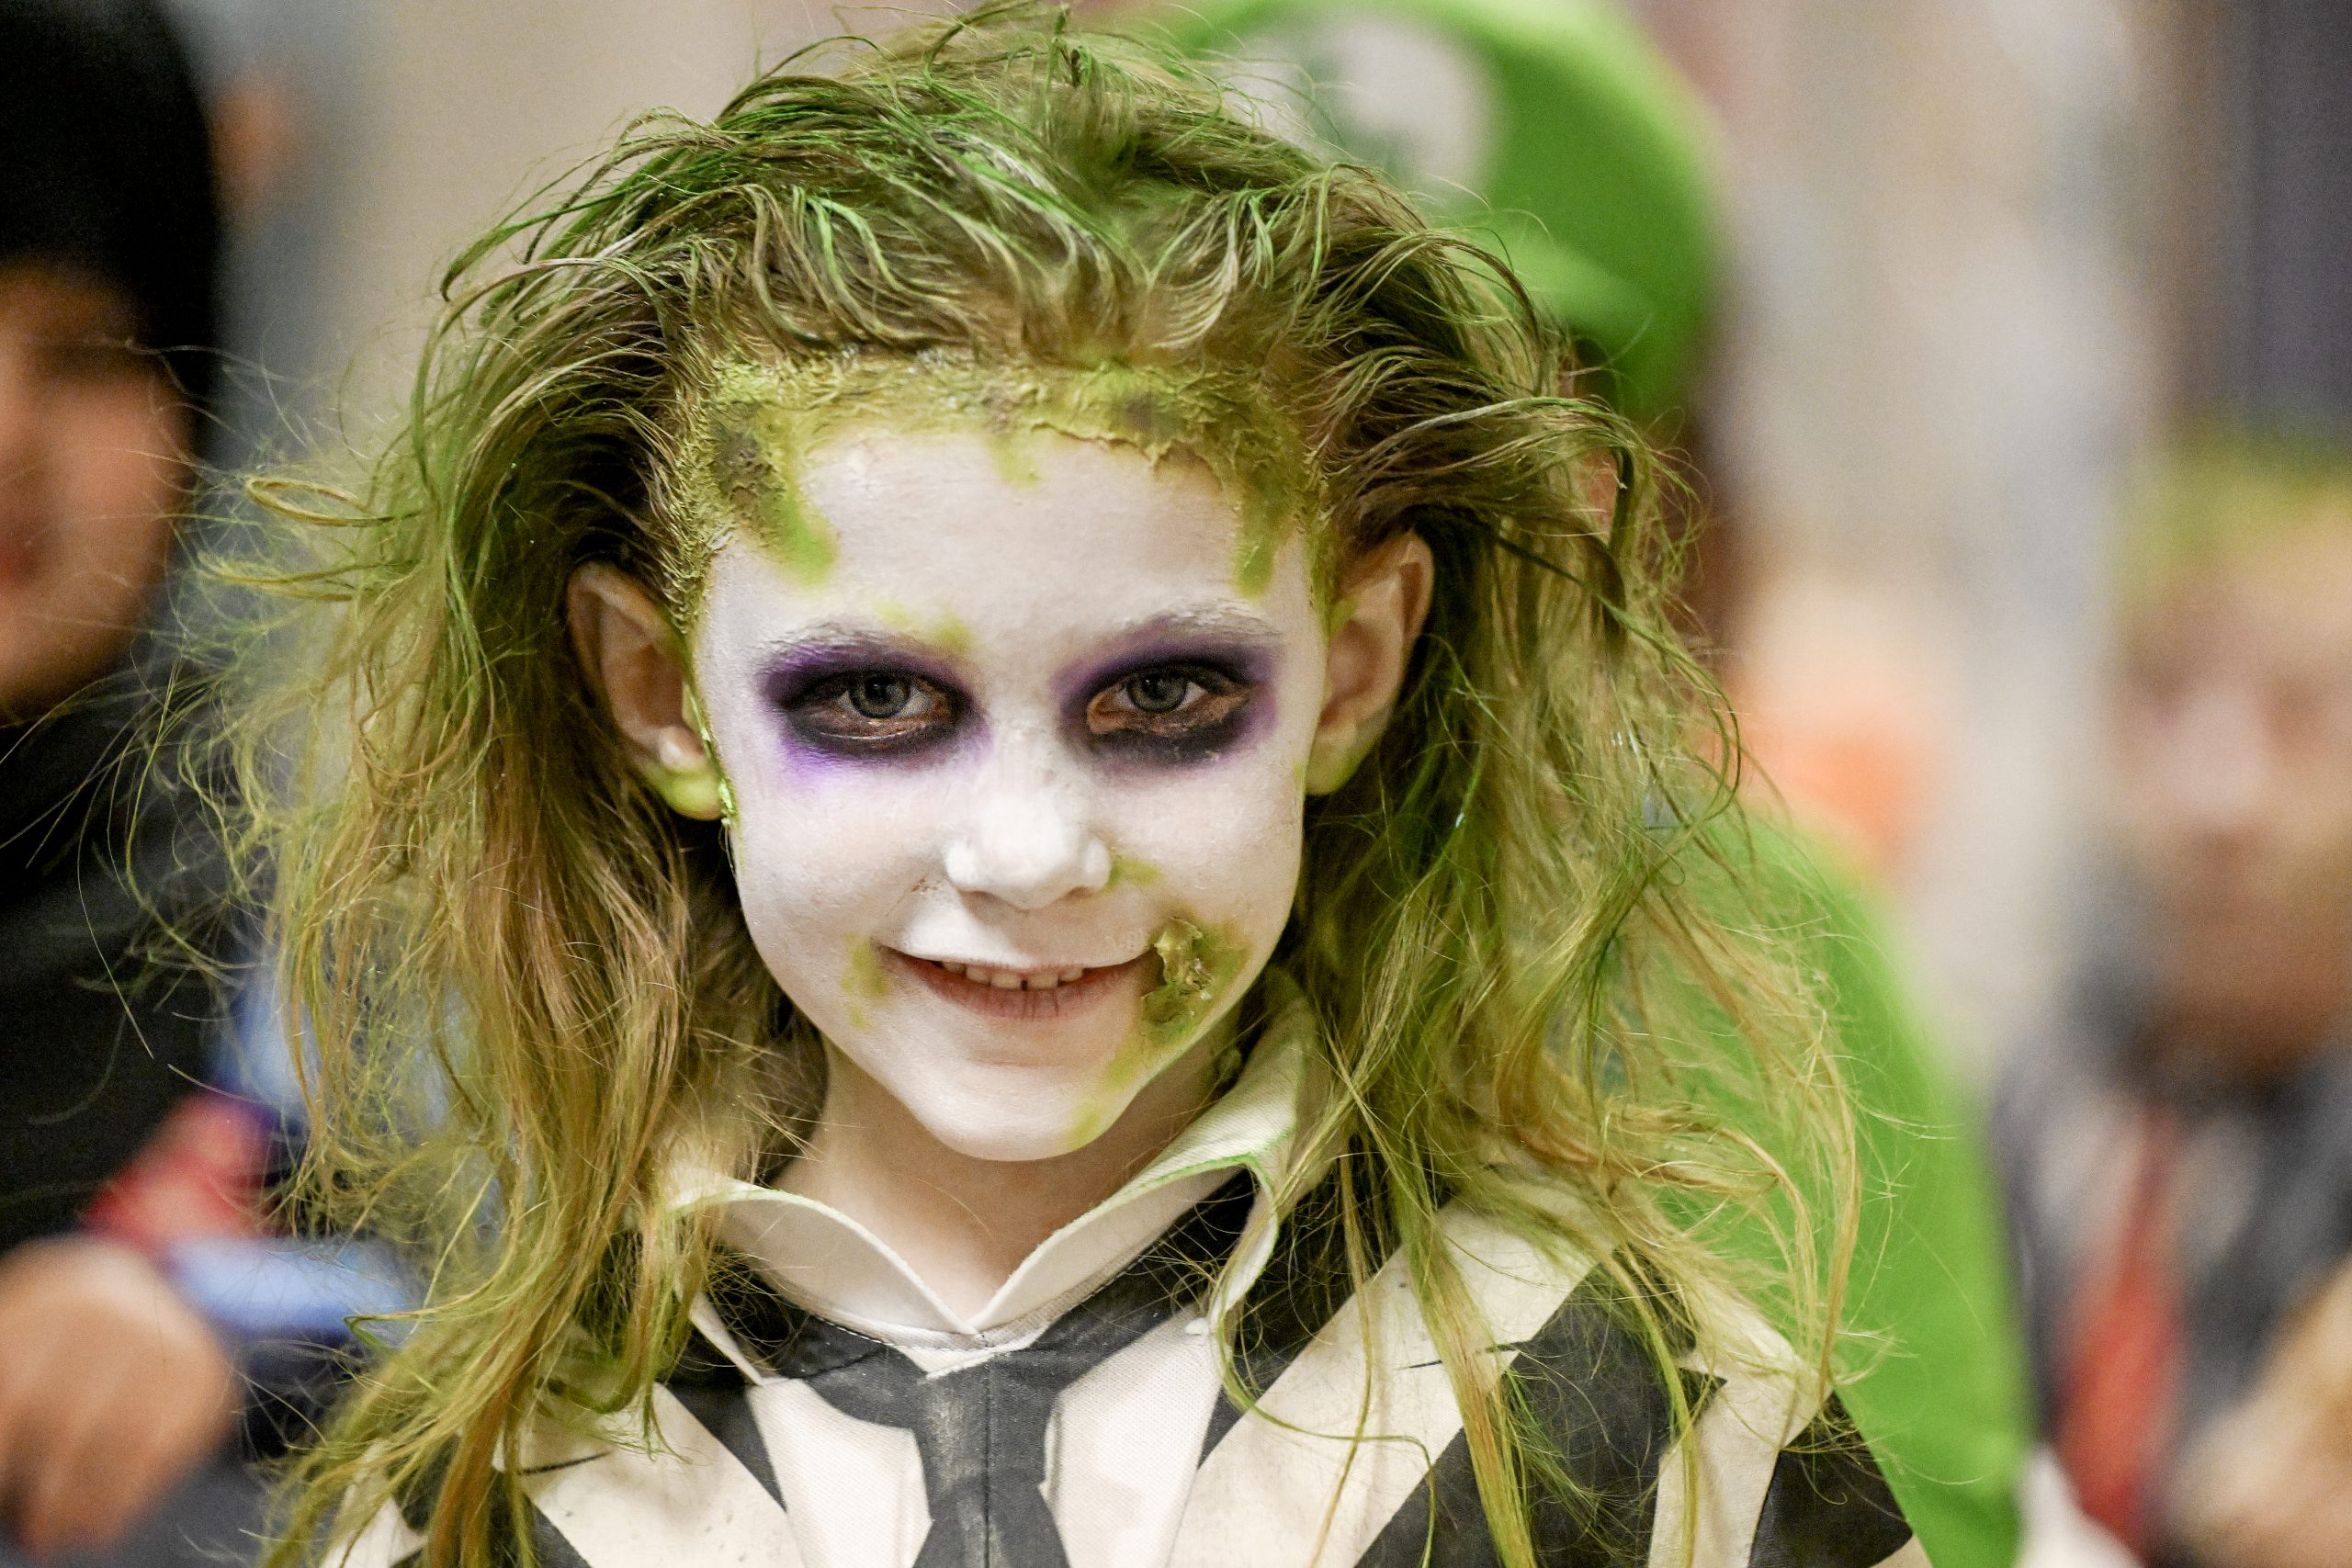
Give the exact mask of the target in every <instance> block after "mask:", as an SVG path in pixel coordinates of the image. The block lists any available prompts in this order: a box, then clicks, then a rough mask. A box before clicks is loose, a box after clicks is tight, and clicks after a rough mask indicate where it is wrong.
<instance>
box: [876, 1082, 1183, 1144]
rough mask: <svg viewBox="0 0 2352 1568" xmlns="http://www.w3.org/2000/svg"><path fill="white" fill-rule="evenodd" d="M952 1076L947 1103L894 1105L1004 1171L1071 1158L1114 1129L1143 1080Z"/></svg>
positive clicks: (937, 1135) (933, 1132)
mask: <svg viewBox="0 0 2352 1568" xmlns="http://www.w3.org/2000/svg"><path fill="white" fill-rule="evenodd" d="M956 1078H957V1079H959V1080H960V1081H961V1092H958V1093H956V1094H955V1095H954V1097H953V1099H952V1100H948V1099H946V1098H944V1097H942V1098H940V1099H938V1100H933V1101H932V1102H931V1103H924V1102H923V1101H922V1100H902V1101H901V1103H903V1104H905V1105H906V1107H907V1109H908V1110H909V1111H911V1112H912V1113H913V1115H914V1117H915V1119H916V1120H917V1121H919V1122H922V1124H923V1127H924V1129H925V1130H926V1131H927V1132H929V1133H930V1134H931V1135H932V1136H933V1137H934V1138H936V1139H938V1140H939V1142H940V1143H941V1144H942V1145H944V1146H945V1147H947V1148H950V1149H953V1150H955V1151H956V1153H957V1154H959V1155H963V1156H966V1157H967V1158H969V1159H984V1160H995V1161H1000V1162H1002V1163H1005V1164H1019V1163H1025V1162H1028V1161H1032V1160H1041V1159H1054V1158H1057V1157H1058V1156H1062V1155H1068V1154H1075V1153H1077V1152H1078V1151H1079V1150H1080V1149H1082V1148H1084V1147H1086V1146H1087V1145H1089V1144H1091V1143H1092V1142H1094V1140H1095V1139H1097V1138H1099V1137H1101V1136H1102V1135H1103V1134H1104V1133H1107V1132H1109V1131H1110V1130H1111V1128H1112V1127H1113V1126H1114V1125H1116V1124H1117V1122H1118V1120H1119V1118H1120V1117H1121V1116H1123V1115H1125V1113H1126V1110H1127V1107H1128V1106H1130V1105H1131V1104H1133V1103H1134V1102H1135V1097H1136V1093H1137V1092H1138V1091H1139V1090H1141V1089H1142V1088H1143V1083H1144V1081H1146V1080H1138V1081H1135V1082H1118V1081H1114V1080H1112V1079H1111V1078H1110V1075H1108V1074H1105V1073H1103V1072H1101V1071H1099V1070H1098V1071H1095V1072H1090V1073H1085V1074H1069V1073H1051V1072H1039V1071H1036V1070H1035V1069H1024V1068H1020V1067H1007V1066H985V1065H979V1064H975V1065H973V1066H968V1067H967V1068H966V1070H965V1071H963V1072H960V1073H958V1074H956Z"/></svg>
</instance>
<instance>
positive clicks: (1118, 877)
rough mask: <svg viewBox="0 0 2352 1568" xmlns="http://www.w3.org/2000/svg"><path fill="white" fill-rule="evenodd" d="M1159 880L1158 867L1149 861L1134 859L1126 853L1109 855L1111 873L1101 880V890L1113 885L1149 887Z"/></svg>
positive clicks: (1107, 890)
mask: <svg viewBox="0 0 2352 1568" xmlns="http://www.w3.org/2000/svg"><path fill="white" fill-rule="evenodd" d="M1158 882H1159V867H1158V866H1156V865H1154V864H1152V863H1150V862H1149V861H1141V860H1136V859H1134V858H1132V857H1130V856H1127V855H1116V854H1114V855H1113V856H1112V857H1111V874H1110V875H1109V876H1108V877H1106V878H1105V879H1104V880H1103V891H1104V892H1106V893H1107V892H1109V891H1110V890H1111V889H1112V888H1114V887H1150V886H1155V885H1157V884H1158Z"/></svg>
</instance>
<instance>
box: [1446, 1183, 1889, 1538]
mask: <svg viewBox="0 0 2352 1568" xmlns="http://www.w3.org/2000/svg"><path fill="white" fill-rule="evenodd" d="M1456 1234H1457V1235H1458V1236H1460V1237H1461V1238H1462V1239H1463V1240H1464V1242H1465V1243H1466V1244H1467V1250H1469V1251H1471V1252H1474V1253H1478V1252H1483V1253H1484V1254H1486V1255H1487V1257H1488V1258H1493V1257H1495V1256H1496V1255H1498V1254H1499V1255H1500V1256H1501V1258H1504V1259H1505V1260H1508V1259H1510V1258H1513V1257H1514V1256H1515V1257H1516V1258H1518V1259H1519V1260H1520V1261H1519V1262H1518V1264H1517V1266H1516V1267H1517V1269H1518V1270H1519V1271H1520V1272H1521V1275H1522V1277H1523V1278H1524V1279H1527V1280H1533V1279H1536V1278H1542V1279H1544V1280H1545V1281H1546V1288H1547V1289H1548V1290H1549V1292H1551V1293H1552V1294H1553V1295H1554V1298H1555V1302H1556V1304H1555V1305H1554V1306H1553V1307H1552V1308H1551V1310H1550V1311H1549V1312H1548V1313H1547V1314H1545V1315H1544V1319H1543V1322H1542V1324H1541V1325H1540V1326H1539V1327H1537V1328H1536V1329H1534V1331H1533V1332H1532V1333H1528V1334H1525V1335H1524V1337H1520V1338H1518V1339H1517V1340H1516V1342H1515V1343H1510V1345H1509V1346H1508V1348H1510V1350H1511V1351H1513V1352H1514V1354H1513V1356H1512V1359H1511V1361H1510V1369H1509V1376H1510V1379H1511V1381H1512V1382H1513V1384H1514V1385H1515V1388H1516V1391H1517V1393H1518V1394H1519V1397H1520V1398H1521V1401H1522V1402H1523V1404H1524V1406H1525V1408H1526V1409H1527V1411H1528V1413H1529V1415H1530V1416H1532V1418H1533V1421H1534V1424H1535V1426H1536V1427H1537V1429H1538V1430H1539V1431H1540V1433H1541V1435H1542V1437H1543V1438H1544V1439H1545V1440H1546V1441H1547V1442H1548V1444H1549V1447H1550V1450H1551V1451H1550V1453H1549V1454H1548V1455H1547V1456H1544V1457H1545V1458H1548V1459H1549V1460H1551V1461H1553V1462H1555V1464H1556V1466H1557V1469H1558V1472H1559V1480H1561V1481H1564V1482H1565V1483H1566V1485H1565V1486H1559V1485H1555V1487H1554V1488H1553V1489H1552V1491H1553V1494H1554V1495H1552V1496H1539V1500H1538V1502H1537V1504H1536V1506H1535V1508H1534V1519H1533V1522H1534V1526H1535V1529H1536V1532H1537V1542H1536V1544H1537V1547H1538V1555H1539V1558H1542V1559H1543V1560H1544V1561H1551V1560H1553V1559H1552V1558H1551V1557H1550V1556H1547V1555H1545V1554H1546V1553H1551V1552H1566V1553H1568V1554H1569V1555H1568V1556H1567V1557H1566V1558H1564V1559H1562V1560H1581V1559H1578V1558H1577V1557H1576V1556H1575V1554H1576V1553H1577V1552H1578V1551H1582V1552H1584V1553H1586V1554H1588V1555H1589V1553H1590V1551H1591V1550H1592V1548H1593V1547H1594V1546H1596V1545H1599V1546H1603V1547H1605V1548H1608V1549H1611V1550H1614V1551H1617V1552H1618V1553H1620V1554H1621V1557H1622V1560H1623V1561H1627V1562H1650V1563H1681V1562H1690V1563H1691V1564H1694V1565H1697V1568H1713V1565H1715V1564H1726V1565H1728V1564H1760V1565H1767V1568H1799V1565H1803V1568H1877V1565H1879V1564H1902V1565H1905V1568H1916V1565H1924V1564H1925V1563H1926V1562H1927V1561H1928V1560H1927V1557H1926V1555H1925V1554H1924V1552H1923V1551H1921V1550H1920V1548H1919V1547H1918V1545H1917V1541H1916V1540H1914V1538H1913V1535H1912V1531H1911V1529H1910V1526H1909V1525H1908V1523H1907V1522H1906V1521H1905V1518H1904V1516H1903V1511H1902V1508H1901V1506H1899V1505H1898V1504H1897V1502H1896V1501H1895V1498H1894V1493H1893V1491H1892V1489H1891V1488H1890V1487H1889V1486H1888V1484H1887V1482H1886V1479H1885V1476H1884V1475H1883V1472H1881V1470H1880V1467H1879V1465H1878V1463H1877V1461H1876V1460H1875V1459H1874V1458H1873V1456H1872V1455H1871V1450H1870V1449H1869V1447H1868V1445H1867V1444H1866V1443H1865V1442H1864V1441H1863V1440H1862V1439H1861V1438H1860V1436H1859V1435H1858V1433H1857V1432H1856V1430H1855V1428H1854V1427H1853V1424H1852V1423H1851V1421H1850V1420H1849V1419H1848V1417H1847V1416H1846V1413H1845V1410H1844V1407H1843V1406H1842V1405H1841V1404H1839V1402H1838V1398H1837V1396H1836V1393H1834V1391H1832V1390H1831V1389H1830V1388H1829V1387H1828V1386H1827V1385H1826V1383H1825V1382H1824V1381H1823V1380H1822V1378H1821V1377H1820V1376H1819V1374H1818V1372H1817V1371H1815V1369H1814V1368H1812V1367H1811V1366H1809V1365H1808V1364H1806V1363H1805V1362H1804V1361H1803V1360H1802V1359H1800V1358H1799V1357H1798V1356H1797V1355H1796V1353H1795V1352H1794V1350H1793V1349H1792V1348H1791V1347H1790V1345H1789V1344H1788V1342H1787V1341H1786V1340H1785V1339H1784V1338H1782V1337H1781V1335H1780V1334H1779V1333H1778V1332H1777V1331H1775V1330H1774V1329H1773V1328H1772V1327H1771V1326H1770V1325H1769V1324H1768V1323H1766V1321H1765V1320H1764V1319H1763V1317H1762V1316H1761V1315H1760V1314H1758V1313H1756V1312H1755V1311H1754V1310H1753V1309H1752V1308H1750V1307H1748V1306H1747V1304H1746V1303H1743V1302H1741V1301H1739V1300H1737V1299H1736V1297H1733V1296H1731V1295H1729V1294H1727V1293H1724V1292H1717V1291H1691V1290H1684V1291H1673V1290H1670V1289H1669V1288H1668V1287H1667V1286H1665V1285H1664V1284H1663V1283H1662V1282H1660V1281H1659V1280H1657V1278H1656V1276H1655V1274H1654V1273H1653V1272H1652V1271H1650V1270H1648V1269H1645V1268H1644V1267H1642V1266H1641V1264H1640V1263H1639V1261H1638V1260H1635V1259H1633V1258H1628V1257H1627V1256H1625V1255H1623V1254H1622V1253H1621V1254H1619V1255H1616V1256H1614V1257H1611V1258H1604V1259H1597V1260H1596V1259H1588V1258H1580V1257H1578V1256H1576V1255H1574V1254H1566V1255H1559V1254H1553V1253H1549V1252H1544V1251H1539V1250H1538V1249H1536V1248H1534V1247H1532V1246H1529V1245H1528V1244H1526V1243H1523V1242H1517V1241H1516V1240H1515V1238H1510V1237H1508V1236H1506V1235H1502V1234H1501V1233H1500V1231H1499V1228H1498V1227H1496V1226H1494V1225H1493V1224H1491V1223H1473V1224H1468V1225H1465V1226H1462V1227H1458V1228H1457V1233H1456ZM1511 1268H1512V1265H1511V1264H1510V1262H1508V1261H1505V1262H1504V1263H1503V1265H1502V1267H1501V1268H1492V1267H1490V1269H1489V1272H1490V1274H1494V1275H1498V1274H1501V1273H1503V1272H1506V1271H1508V1270H1510V1269H1511ZM1491 1291H1492V1286H1491V1285H1489V1286H1488V1287H1487V1288H1486V1289H1482V1290H1481V1292H1480V1294H1481V1296H1482V1297H1487V1296H1488V1295H1489V1294H1490V1293H1491ZM1522 1315H1523V1314H1522ZM1668 1369H1670V1372H1669V1370H1668ZM1579 1505H1581V1506H1579ZM1686 1551H1687V1556H1686V1555H1685V1553H1686ZM1615 1560H1620V1559H1619V1558H1611V1561H1615Z"/></svg>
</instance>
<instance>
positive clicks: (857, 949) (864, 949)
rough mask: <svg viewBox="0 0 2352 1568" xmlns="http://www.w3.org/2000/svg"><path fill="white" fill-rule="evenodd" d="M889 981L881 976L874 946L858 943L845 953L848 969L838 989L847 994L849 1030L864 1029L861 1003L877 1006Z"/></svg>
mask: <svg viewBox="0 0 2352 1568" xmlns="http://www.w3.org/2000/svg"><path fill="white" fill-rule="evenodd" d="M889 986H890V982H889V977H888V976H886V975H884V974H883V973H882V954H881V953H879V952H878V951H876V948H875V946H874V943H873V942H869V941H865V940H863V939H861V940H860V941H858V942H856V943H855V944H854V945H853V946H852V947H851V948H850V950H849V969H848V972H847V973H846V974H844V975H843V976H842V990H844V991H846V992H848V993H849V998H850V1002H849V1021H850V1023H851V1025H852V1026H853V1027H854V1028H857V1029H864V1028H865V1007H864V1006H863V1005H862V1004H863V1003H865V1002H878V1001H880V1000H881V999H882V996H883V993H884V992H886V991H888V989H889Z"/></svg>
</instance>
